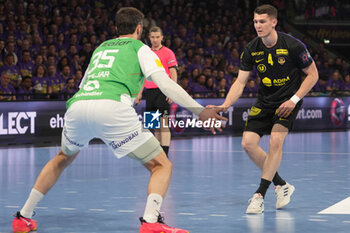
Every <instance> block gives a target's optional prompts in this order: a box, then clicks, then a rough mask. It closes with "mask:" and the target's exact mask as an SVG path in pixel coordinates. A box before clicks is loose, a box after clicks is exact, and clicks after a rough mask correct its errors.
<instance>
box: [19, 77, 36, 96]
mask: <svg viewBox="0 0 350 233" xmlns="http://www.w3.org/2000/svg"><path fill="white" fill-rule="evenodd" d="M33 99H34V95H33V88H32V78H31V77H30V76H24V77H23V78H22V83H21V86H20V87H19V88H18V91H17V100H33Z"/></svg>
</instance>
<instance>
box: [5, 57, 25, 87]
mask: <svg viewBox="0 0 350 233" xmlns="http://www.w3.org/2000/svg"><path fill="white" fill-rule="evenodd" d="M0 73H7V74H8V75H9V76H10V79H11V81H10V84H11V86H12V87H14V88H15V89H17V88H18V86H19V85H20V84H21V75H20V72H19V69H18V67H17V66H16V65H15V61H14V56H13V54H12V53H8V54H7V55H6V56H5V60H4V64H3V66H2V67H1V68H0Z"/></svg>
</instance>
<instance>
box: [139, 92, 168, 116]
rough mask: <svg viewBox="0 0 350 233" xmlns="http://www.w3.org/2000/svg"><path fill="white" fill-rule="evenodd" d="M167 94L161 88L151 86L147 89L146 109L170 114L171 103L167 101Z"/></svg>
mask: <svg viewBox="0 0 350 233" xmlns="http://www.w3.org/2000/svg"><path fill="white" fill-rule="evenodd" d="M166 98H167V97H166V96H165V95H164V94H163V93H162V92H161V91H160V90H159V88H151V89H146V90H145V99H146V111H147V112H149V111H157V110H159V112H161V113H162V116H163V115H169V112H170V104H169V103H168V101H166Z"/></svg>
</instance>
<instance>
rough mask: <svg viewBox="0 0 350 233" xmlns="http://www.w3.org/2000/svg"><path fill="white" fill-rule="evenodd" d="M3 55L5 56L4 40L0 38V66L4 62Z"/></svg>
mask: <svg viewBox="0 0 350 233" xmlns="http://www.w3.org/2000/svg"><path fill="white" fill-rule="evenodd" d="M1 25H2V24H1V23H0V27H1ZM0 34H1V33H0ZM4 57H5V41H4V40H3V39H1V38H0V68H1V66H2V65H3V64H4V62H3V59H4Z"/></svg>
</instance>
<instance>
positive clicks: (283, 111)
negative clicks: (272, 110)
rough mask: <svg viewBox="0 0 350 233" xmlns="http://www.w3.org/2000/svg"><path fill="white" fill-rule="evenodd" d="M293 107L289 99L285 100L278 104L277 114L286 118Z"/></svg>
mask: <svg viewBox="0 0 350 233" xmlns="http://www.w3.org/2000/svg"><path fill="white" fill-rule="evenodd" d="M294 108H295V104H294V103H293V101H291V100H287V101H286V102H284V103H283V104H281V105H280V106H279V108H278V109H277V115H278V116H279V117H283V118H287V117H288V116H289V115H290V114H291V113H292V111H293V109H294Z"/></svg>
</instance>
